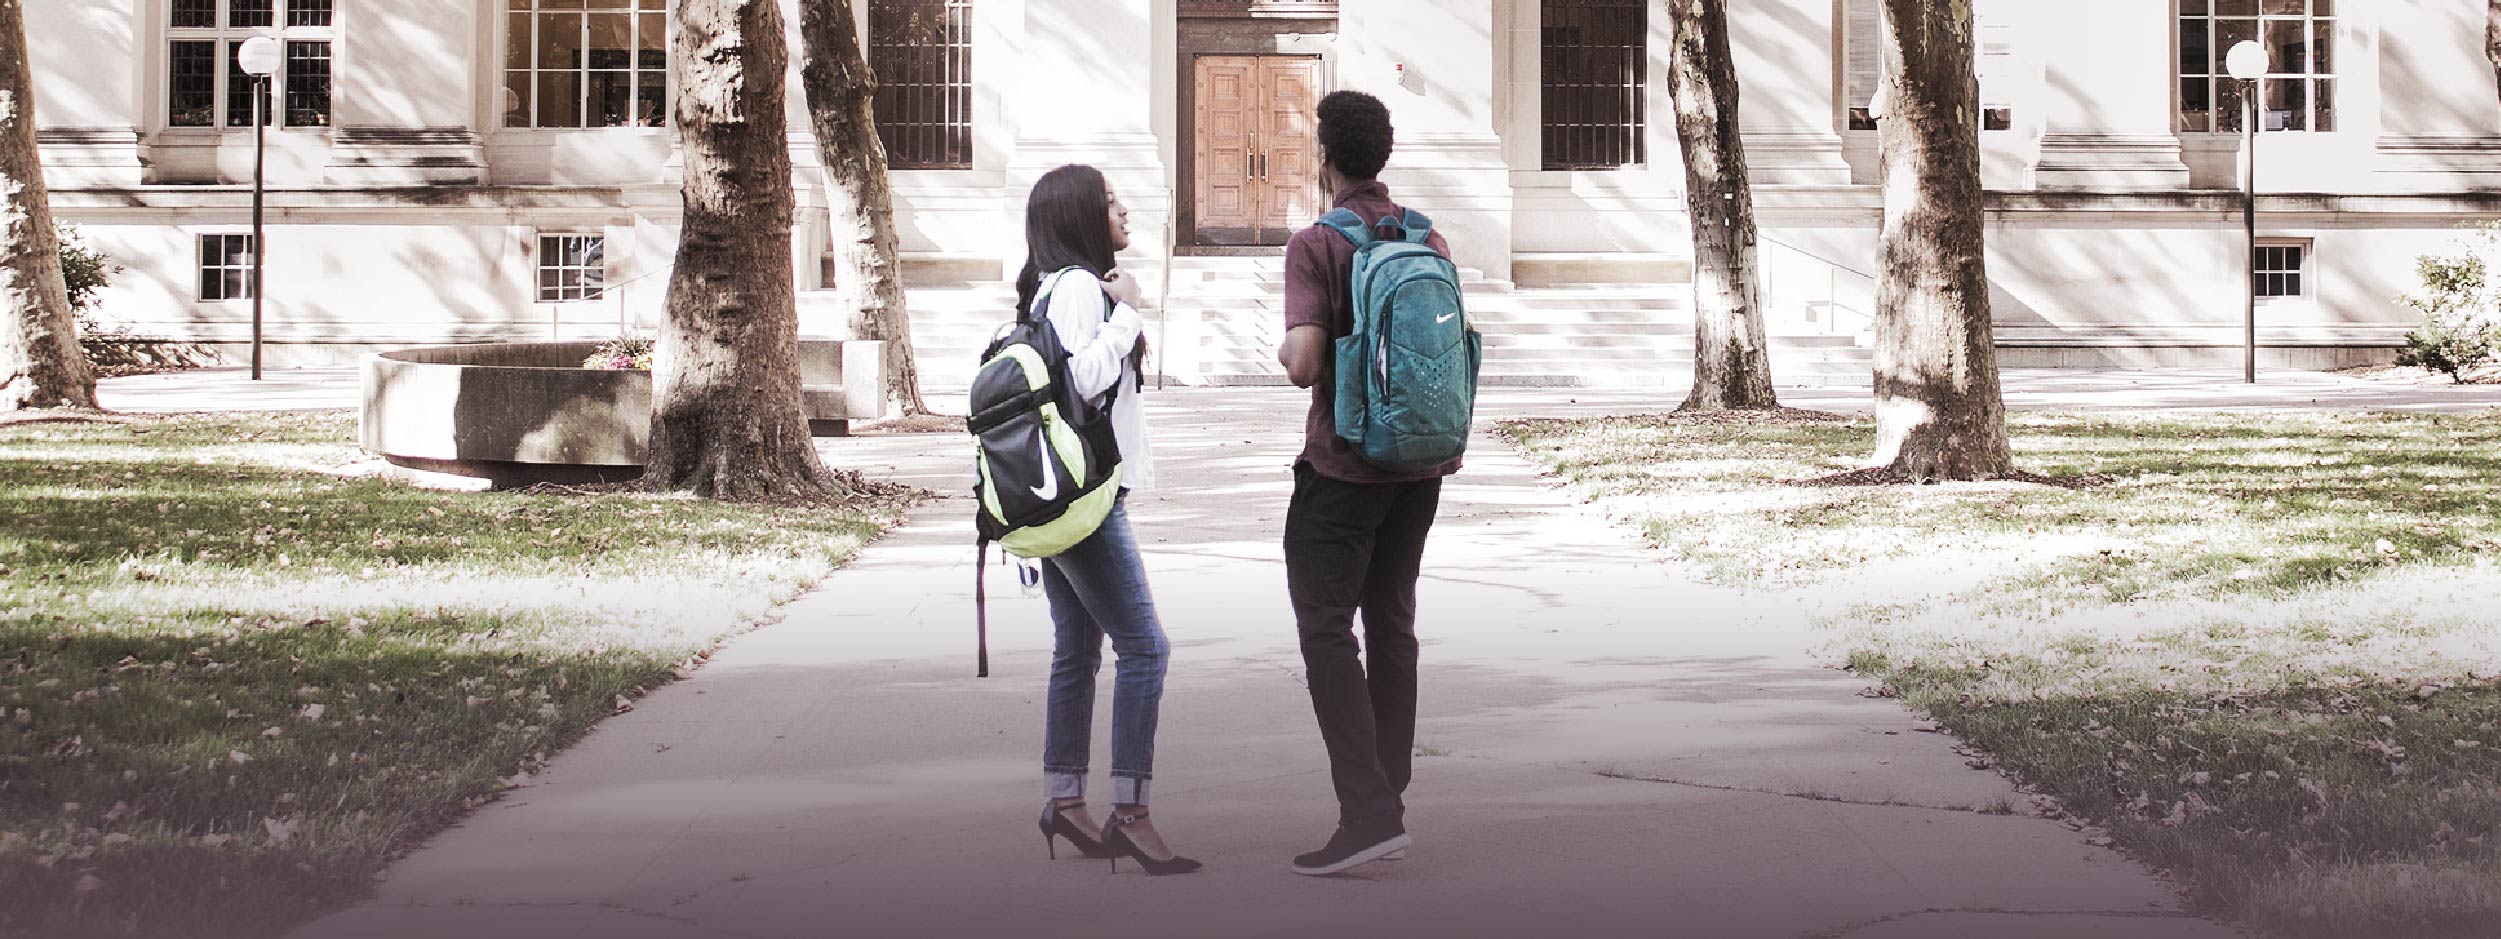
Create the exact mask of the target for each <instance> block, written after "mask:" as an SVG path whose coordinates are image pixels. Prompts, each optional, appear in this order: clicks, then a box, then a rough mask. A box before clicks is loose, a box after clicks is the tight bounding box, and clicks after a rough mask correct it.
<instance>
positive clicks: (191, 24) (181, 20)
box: [174, 0, 217, 29]
mask: <svg viewBox="0 0 2501 939" xmlns="http://www.w3.org/2000/svg"><path fill="white" fill-rule="evenodd" d="M174 28H175V29H216V28H217V0H174Z"/></svg>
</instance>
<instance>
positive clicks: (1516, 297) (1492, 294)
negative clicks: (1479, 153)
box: [801, 254, 1874, 394]
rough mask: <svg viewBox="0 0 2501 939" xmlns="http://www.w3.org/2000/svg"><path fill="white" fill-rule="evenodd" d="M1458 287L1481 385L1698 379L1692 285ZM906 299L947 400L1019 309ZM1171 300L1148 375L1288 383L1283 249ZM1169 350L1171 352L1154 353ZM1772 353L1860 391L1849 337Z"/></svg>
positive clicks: (974, 287) (1468, 278) (962, 300)
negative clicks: (1477, 351) (1479, 345)
mask: <svg viewBox="0 0 2501 939" xmlns="http://www.w3.org/2000/svg"><path fill="white" fill-rule="evenodd" d="M1460 280H1461V287H1462V289H1463V290H1465V291H1466V295H1467V308H1468V315H1469V318H1470V319H1472V320H1473V321H1474V322H1475V324H1476V328H1477V330H1478V331H1480V332H1482V333H1484V334H1485V370H1484V373H1483V383H1484V384H1486V385H1488V386H1512V387H1658V388H1683V387H1685V386H1686V385H1689V384H1690V383H1691V382H1692V381H1693V314H1692V300H1691V293H1692V291H1691V288H1690V287H1689V286H1688V285H1685V284H1619V283H1593V284H1555V285H1549V286H1538V287H1517V288H1515V287H1513V286H1512V285H1510V284H1507V283H1502V282H1498V281H1490V280H1487V279H1485V277H1484V274H1483V272H1481V271H1476V270H1470V269H1462V270H1461V271H1460ZM1152 293H1153V291H1150V296H1149V298H1148V299H1149V301H1150V302H1152V301H1153V300H1154V297H1153V296H1152ZM820 295H821V296H820ZM831 296H832V295H831V293H830V292H824V291H810V292H808V293H804V294H802V295H801V317H802V324H803V326H802V330H801V331H802V332H803V333H809V334H811V335H813V334H814V333H811V332H809V331H810V330H812V329H823V328H824V326H823V324H822V323H820V322H818V321H820V320H823V319H824V318H826V317H827V316H830V315H831V314H832V312H833V309H832V306H831V304H832V302H833V301H832V300H831ZM910 303H911V309H912V340H913V343H912V344H913V348H914V349H915V351H916V352H917V353H918V355H919V361H920V368H921V381H922V385H923V387H926V388H928V389H930V390H931V392H932V393H933V394H956V393H961V391H962V390H963V389H964V388H965V387H966V386H968V385H970V384H971V382H972V375H973V372H974V370H975V369H976V368H977V366H978V362H977V359H978V358H979V356H980V354H981V350H982V349H983V348H984V347H985V346H987V345H988V344H989V341H990V337H991V336H992V335H993V334H995V333H996V332H997V331H998V329H999V327H1001V326H1003V325H1005V324H1006V323H1007V322H1008V320H1009V319H1010V318H1011V317H1012V316H1013V315H1014V309H1015V304H1016V291H1015V288H1014V287H1013V286H1012V285H1010V284H1007V283H1004V282H976V283H969V284H955V285H943V286H915V287H912V288H910ZM1166 303H1167V305H1166V312H1165V313H1164V315H1163V316H1160V317H1159V316H1157V315H1155V314H1151V313H1150V314H1148V317H1147V338H1148V340H1149V341H1150V343H1151V344H1152V345H1153V346H1154V347H1155V348H1156V349H1157V350H1158V352H1159V355H1158V356H1157V358H1156V359H1155V360H1150V363H1149V364H1150V367H1162V368H1164V369H1166V370H1167V371H1168V374H1169V376H1170V377H1171V379H1172V380H1173V381H1175V382H1177V383H1180V384H1189V385H1220V386H1262V385H1271V386H1273V385H1284V384H1286V383H1287V382H1286V378H1285V370H1284V368H1283V367H1281V366H1279V365H1278V364H1277V361H1276V350H1277V344H1278V342H1279V341H1280V340H1281V339H1283V338H1284V331H1285V261H1284V258H1283V257H1282V256H1281V254H1271V255H1264V256H1256V257H1180V258H1174V259H1173V262H1172V285H1171V292H1170V296H1169V298H1168V300H1167V301H1166ZM836 323H837V325H838V324H839V321H838V320H837V321H836ZM1775 328H1776V329H1777V326H1776V327H1775ZM1167 342H1169V343H1170V344H1172V346H1173V348H1171V349H1165V348H1163V345H1164V344H1165V343H1167ZM1771 359H1772V380H1773V381H1774V382H1776V383H1778V384H1780V385H1784V386H1791V387H1799V386H1805V387H1820V386H1835V385H1856V384H1864V383H1865V382H1866V381H1867V380H1868V374H1869V372H1870V371H1871V370H1872V369H1873V364H1874V359H1873V355H1872V353H1871V352H1870V350H1868V349H1866V348H1864V347H1862V346H1861V344H1860V340H1859V338H1858V337H1857V336H1855V335H1850V334H1840V335H1774V336H1773V337H1771Z"/></svg>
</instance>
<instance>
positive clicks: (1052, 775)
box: [1016, 166, 1200, 874]
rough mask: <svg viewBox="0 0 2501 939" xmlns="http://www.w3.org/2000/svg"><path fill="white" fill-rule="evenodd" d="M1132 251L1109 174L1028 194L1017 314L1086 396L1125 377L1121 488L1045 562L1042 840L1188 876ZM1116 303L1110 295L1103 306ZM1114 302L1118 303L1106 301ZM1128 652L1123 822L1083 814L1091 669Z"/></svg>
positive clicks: (1117, 433)
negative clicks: (1161, 758) (1153, 584)
mask: <svg viewBox="0 0 2501 939" xmlns="http://www.w3.org/2000/svg"><path fill="white" fill-rule="evenodd" d="M1128 246H1129V210H1128V209H1127V208H1126V207H1123V206H1122V205H1121V204H1120V196H1119V195H1118V194H1117V193H1114V192H1113V191H1112V187H1111V184H1109V183H1107V182H1105V181H1104V180H1103V174H1102V173H1100V172H1097V171H1096V170H1095V169H1094V168H1093V167H1090V166H1063V167H1060V168H1058V169H1055V170H1052V171H1050V172H1049V173H1046V174H1044V175H1043V177H1042V179H1041V181H1039V182H1037V183H1035V184H1034V187H1033V195H1032V197H1031V198H1030V199H1028V200H1027V201H1026V203H1025V248H1026V255H1025V257H1026V260H1025V269H1024V272H1023V273H1022V274H1019V275H1017V278H1016V301H1017V306H1018V308H1019V309H1022V310H1025V311H1026V312H1027V313H1029V314H1033V313H1039V314H1040V315H1042V316H1043V317H1044V318H1046V319H1048V320H1049V321H1050V324H1051V328H1052V330H1053V331H1054V332H1055V333H1057V335H1058V337H1059V341H1060V345H1061V346H1062V347H1063V348H1066V349H1067V350H1068V381H1069V384H1070V385H1071V386H1072V387H1073V389H1074V390H1075V391H1076V392H1077V393H1078V394H1079V395H1081V396H1083V397H1085V398H1087V399H1089V400H1100V399H1101V397H1102V396H1103V395H1104V394H1106V393H1108V392H1110V391H1112V389H1113V388H1114V387H1115V386H1117V387H1118V388H1119V389H1120V392H1121V393H1120V394H1119V395H1118V396H1117V397H1116V398H1114V400H1113V402H1112V411H1111V420H1112V436H1113V438H1114V439H1115V440H1116V441H1117V442H1118V444H1119V447H1120V461H1121V470H1120V481H1121V491H1120V495H1119V496H1118V498H1117V500H1116V501H1115V502H1114V503H1113V504H1112V511H1111V515H1110V516H1109V517H1107V518H1105V519H1104V520H1103V526H1102V527H1101V528H1099V529H1096V530H1095V532H1094V534H1093V536H1091V537H1089V538H1087V539H1086V540H1084V541H1081V542H1078V543H1077V546H1076V547H1073V548H1070V549H1068V550H1067V551H1065V552H1062V553H1060V554H1058V555H1056V556H1053V557H1050V558H1045V559H1043V561H1042V591H1043V594H1044V595H1045V596H1047V597H1049V598H1050V603H1051V622H1052V624H1053V626H1054V627H1056V632H1057V642H1056V644H1055V646H1054V648H1053V651H1052V653H1051V690H1050V697H1049V699H1048V703H1047V704H1046V705H1045V721H1044V724H1043V736H1042V775H1043V781H1044V784H1045V785H1046V786H1047V787H1048V789H1049V793H1050V802H1049V804H1047V805H1045V806H1043V809H1042V822H1041V825H1042V842H1043V845H1044V846H1045V847H1047V848H1050V849H1051V852H1052V855H1053V856H1054V857H1056V856H1057V855H1058V848H1057V846H1056V844H1055V842H1054V841H1053V839H1055V838H1066V839H1068V842H1069V843H1070V844H1072V845H1075V846H1076V847H1077V849H1078V850H1079V851H1081V852H1083V853H1084V854H1085V855H1086V856H1087V857H1107V856H1108V857H1111V858H1114V860H1113V862H1112V863H1113V865H1114V866H1115V867H1117V866H1118V864H1119V861H1118V860H1117V859H1118V858H1119V856H1120V855H1124V854H1125V855H1128V856H1130V857H1132V858H1135V859H1136V860H1137V861H1138V863H1140V864H1141V865H1144V866H1145V868H1146V871H1147V873H1150V874H1179V873H1187V872H1189V871H1194V870H1197V869H1198V868H1199V866H1200V865H1199V862H1197V861H1193V860H1190V859H1188V858H1184V857H1177V856H1175V855H1174V854H1173V853H1172V851H1171V850H1170V849H1168V848H1166V847H1164V839H1163V837H1162V836H1160V835H1158V834H1156V832H1155V823H1154V820H1153V819H1152V818H1151V817H1149V816H1148V814H1147V787H1148V781H1149V780H1150V779H1151V778H1152V777H1153V775H1154V774H1153V768H1154V763H1155V718H1156V712H1157V710H1158V708H1159V707H1160V705H1161V703H1162V700H1163V696H1164V657H1165V654H1166V653H1167V652H1168V651H1169V649H1170V646H1169V644H1168V643H1166V642H1165V641H1164V627H1163V624H1162V623H1161V622H1159V621H1158V620H1157V619H1156V618H1155V600H1154V598H1153V597H1152V596H1150V595H1148V593H1147V589H1146V568H1145V565H1144V564H1143V562H1142V561H1141V560H1140V559H1139V557H1138V543H1137V539H1136V538H1135V537H1133V536H1132V535H1131V534H1130V531H1129V511H1128V494H1129V491H1130V490H1133V489H1145V488H1148V487H1150V486H1153V485H1154V483H1155V463H1154V458H1153V454H1152V453H1150V452H1149V451H1148V449H1147V440H1146V417H1145V410H1144V408H1143V407H1141V406H1140V405H1139V403H1138V395H1139V393H1140V392H1141V391H1143V390H1144V388H1143V384H1142V383H1141V382H1140V380H1139V375H1138V365H1139V363H1141V362H1142V361H1144V359H1143V353H1144V352H1145V349H1146V337H1145V332H1146V328H1145V327H1146V320H1145V317H1143V316H1141V315H1139V313H1138V305H1139V291H1138V282H1137V278H1135V277H1130V276H1128V275H1126V274H1124V273H1122V272H1121V271H1119V270H1118V269H1116V268H1115V267H1114V266H1113V263H1114V262H1113V257H1112V255H1113V253H1114V252H1117V251H1119V250H1120V249H1122V248H1126V247H1128ZM1107 299H1108V301H1109V302H1106V301H1107ZM1107 307H1108V310H1107V309H1106V308H1107ZM1106 635H1108V636H1110V637H1111V640H1112V649H1113V651H1115V652H1117V653H1118V654H1119V656H1120V661H1119V666H1118V677H1117V679H1116V681H1115V683H1114V685H1113V690H1112V818H1111V821H1110V822H1109V823H1107V824H1103V825H1100V826H1098V825H1096V824H1095V821H1094V819H1093V817H1092V816H1091V815H1089V814H1088V813H1087V811H1086V802H1085V785H1086V770H1087V766H1086V763H1087V755H1088V752H1089V745H1090V744H1091V742H1092V741H1091V740H1090V737H1091V735H1092V732H1093V727H1094V676H1095V673H1096V672H1097V671H1099V670H1100V669H1101V667H1102V664H1103V637H1104V636H1106Z"/></svg>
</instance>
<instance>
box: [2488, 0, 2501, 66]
mask: <svg viewBox="0 0 2501 939" xmlns="http://www.w3.org/2000/svg"><path fill="white" fill-rule="evenodd" d="M2484 58H2487V59H2490V60H2492V75H2493V78H2494V79H2495V80H2497V81H2501V0H2491V2H2490V3H2487V4H2485V5H2484Z"/></svg>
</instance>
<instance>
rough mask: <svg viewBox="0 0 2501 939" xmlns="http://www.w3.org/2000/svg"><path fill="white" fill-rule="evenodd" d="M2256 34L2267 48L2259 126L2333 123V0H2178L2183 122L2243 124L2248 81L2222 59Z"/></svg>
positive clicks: (2236, 127) (2327, 127)
mask: <svg viewBox="0 0 2501 939" xmlns="http://www.w3.org/2000/svg"><path fill="white" fill-rule="evenodd" d="M2252 40H2254V41H2257V42H2259V43H2261V44H2263V45H2264V46H2265V48H2266V50H2267V77H2266V79H2265V80H2263V81H2261V82H2259V83H2258V84H2259V85H2260V88H2259V89H2258V92H2259V96H2260V97H2259V99H2258V101H2259V103H2260V107H2261V108H2262V109H2263V110H2264V111H2265V114H2266V116H2265V118H2264V119H2263V120H2262V121H2261V122H2260V123H2259V125H2258V129H2259V130H2265V131H2318V132H2328V131H2334V130H2335V129H2336V56H2335V51H2336V4H2335V0H2180V130H2182V131H2185V132H2190V133H2199V132H2213V133H2220V134H2237V133H2240V132H2241V110H2242V108H2243V106H2244V104H2245V102H2244V100H2243V99H2244V98H2245V97H2246V96H2247V93H2248V83H2246V82H2242V81H2238V80H2236V79H2234V78H2232V76H2231V75H2230V74H2229V73H2227V72H2225V71H2224V67H2223V61H2224V56H2225V55H2227V54H2229V53H2230V52H2231V51H2232V47H2233V46H2235V45H2239V44H2240V43H2242V42H2246V41H2252Z"/></svg>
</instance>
